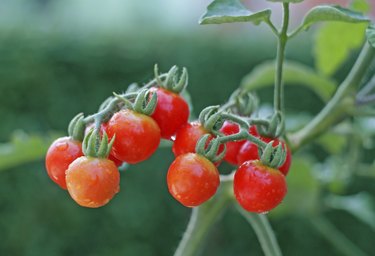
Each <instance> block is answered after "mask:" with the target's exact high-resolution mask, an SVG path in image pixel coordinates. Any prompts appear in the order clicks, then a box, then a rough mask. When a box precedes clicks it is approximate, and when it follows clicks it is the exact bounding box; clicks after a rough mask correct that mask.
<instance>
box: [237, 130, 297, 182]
mask: <svg viewBox="0 0 375 256" xmlns="http://www.w3.org/2000/svg"><path fill="white" fill-rule="evenodd" d="M259 138H260V139H261V140H263V141H264V142H266V143H269V142H270V141H272V140H273V141H274V142H273V144H272V146H274V147H276V146H278V145H279V144H280V143H281V145H282V147H283V149H285V150H286V157H285V162H284V163H283V164H282V165H281V166H280V167H279V168H278V169H279V171H281V172H282V173H283V174H284V175H287V174H288V172H289V168H290V165H291V162H292V154H291V152H290V149H289V147H288V146H287V145H286V143H285V142H283V141H281V140H279V139H277V138H274V139H272V138H267V137H261V136H259ZM259 158H260V157H259V149H258V146H257V145H256V144H254V143H252V142H251V141H246V142H245V143H244V144H243V145H242V146H241V148H240V150H239V151H238V155H237V161H238V163H239V164H242V163H244V162H246V161H249V160H259Z"/></svg>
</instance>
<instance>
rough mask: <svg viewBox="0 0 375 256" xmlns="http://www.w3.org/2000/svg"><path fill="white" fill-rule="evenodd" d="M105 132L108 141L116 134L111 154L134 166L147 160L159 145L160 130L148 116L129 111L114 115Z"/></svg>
mask: <svg viewBox="0 0 375 256" xmlns="http://www.w3.org/2000/svg"><path fill="white" fill-rule="evenodd" d="M106 132H107V134H108V137H109V139H111V138H113V136H114V135H115V134H116V138H115V142H114V143H113V146H112V151H111V154H112V155H113V156H114V157H115V158H117V159H119V160H121V161H124V162H127V163H130V164H135V163H139V162H141V161H144V160H146V159H148V158H149V157H150V156H151V155H152V154H153V153H154V152H155V151H156V149H157V148H158V146H159V143H160V128H159V126H158V125H157V123H156V122H155V121H154V120H153V119H152V118H151V117H149V116H146V115H143V114H140V113H137V112H134V111H132V110H129V109H124V110H121V111H119V112H117V113H115V114H114V115H113V116H112V118H111V119H110V120H109V122H108V124H107V127H106Z"/></svg>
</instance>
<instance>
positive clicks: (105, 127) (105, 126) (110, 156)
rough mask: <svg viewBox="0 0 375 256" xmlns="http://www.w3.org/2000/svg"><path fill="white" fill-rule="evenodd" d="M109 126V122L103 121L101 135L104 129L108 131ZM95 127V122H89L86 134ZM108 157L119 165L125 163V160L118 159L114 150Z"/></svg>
mask: <svg viewBox="0 0 375 256" xmlns="http://www.w3.org/2000/svg"><path fill="white" fill-rule="evenodd" d="M107 126H108V123H102V124H101V126H100V131H99V133H100V135H103V132H104V131H105V132H106V130H107ZM94 127H95V124H94V123H91V124H89V125H88V126H87V127H86V129H85V135H86V134H88V133H89V132H90V131H91V129H94ZM108 159H109V160H111V161H113V162H114V163H115V165H116V166H117V167H119V166H121V165H122V163H123V161H121V160H119V159H117V158H116V157H115V156H114V155H113V154H112V151H111V152H110V153H109V156H108Z"/></svg>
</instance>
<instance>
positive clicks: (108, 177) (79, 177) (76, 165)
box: [66, 156, 120, 208]
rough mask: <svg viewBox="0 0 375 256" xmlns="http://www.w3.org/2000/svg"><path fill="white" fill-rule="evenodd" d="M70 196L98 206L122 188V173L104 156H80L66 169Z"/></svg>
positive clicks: (90, 205) (75, 199)
mask: <svg viewBox="0 0 375 256" xmlns="http://www.w3.org/2000/svg"><path fill="white" fill-rule="evenodd" d="M66 184H67V187H68V192H69V194H70V196H71V197H72V198H73V199H74V201H76V202H77V203H78V204H79V205H81V206H84V207H90V208H98V207H101V206H103V205H105V204H107V203H108V202H109V200H111V199H112V198H113V196H114V195H115V194H116V193H117V192H119V190H120V173H119V171H118V169H117V167H116V165H115V164H114V163H113V162H112V161H110V160H108V159H104V158H93V157H86V156H83V157H80V158H78V159H76V160H75V161H74V162H73V163H72V164H71V165H70V166H69V169H68V170H67V171H66Z"/></svg>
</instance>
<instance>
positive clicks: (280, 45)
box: [274, 3, 289, 111]
mask: <svg viewBox="0 0 375 256" xmlns="http://www.w3.org/2000/svg"><path fill="white" fill-rule="evenodd" d="M283 11H284V16H283V23H282V27H281V31H280V32H279V33H278V37H277V55H276V75H275V88H274V89H275V90H274V108H275V111H283V108H284V88H283V64H284V58H285V47H286V43H287V41H288V35H287V33H288V26H289V3H283Z"/></svg>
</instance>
